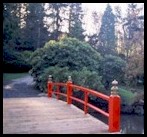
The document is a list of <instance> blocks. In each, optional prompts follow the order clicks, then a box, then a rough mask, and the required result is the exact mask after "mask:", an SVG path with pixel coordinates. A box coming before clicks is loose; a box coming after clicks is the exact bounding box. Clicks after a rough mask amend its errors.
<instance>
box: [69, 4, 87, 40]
mask: <svg viewBox="0 0 147 137" xmlns="http://www.w3.org/2000/svg"><path fill="white" fill-rule="evenodd" d="M69 7H70V13H69V36H70V37H74V38H77V39H79V40H81V41H82V40H84V38H85V36H84V34H83V33H84V29H83V27H82V19H83V11H82V7H81V3H70V5H69Z"/></svg>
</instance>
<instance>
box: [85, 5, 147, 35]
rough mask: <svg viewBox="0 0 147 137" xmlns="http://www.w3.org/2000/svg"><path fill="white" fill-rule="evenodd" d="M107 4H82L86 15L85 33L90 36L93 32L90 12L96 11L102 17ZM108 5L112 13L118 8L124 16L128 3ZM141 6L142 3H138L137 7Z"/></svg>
mask: <svg viewBox="0 0 147 137" xmlns="http://www.w3.org/2000/svg"><path fill="white" fill-rule="evenodd" d="M107 4H108V3H82V8H83V10H84V12H85V13H86V16H85V20H86V24H85V27H86V30H87V31H86V33H88V34H92V33H93V32H94V30H93V24H92V21H91V19H90V14H91V13H92V11H97V12H99V13H101V14H102V15H103V13H104V10H105V8H106V6H107ZM109 4H110V6H111V7H112V9H113V12H114V7H115V6H120V8H121V10H122V16H125V15H126V13H127V5H128V3H109ZM142 5H143V6H144V3H138V6H142Z"/></svg>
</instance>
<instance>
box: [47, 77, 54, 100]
mask: <svg viewBox="0 0 147 137" xmlns="http://www.w3.org/2000/svg"><path fill="white" fill-rule="evenodd" d="M47 90H48V91H47V93H48V97H52V92H53V91H52V90H53V82H52V75H49V78H48V82H47Z"/></svg>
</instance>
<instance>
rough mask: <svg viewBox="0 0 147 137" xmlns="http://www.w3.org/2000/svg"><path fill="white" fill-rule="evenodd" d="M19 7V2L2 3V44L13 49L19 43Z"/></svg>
mask: <svg viewBox="0 0 147 137" xmlns="http://www.w3.org/2000/svg"><path fill="white" fill-rule="evenodd" d="M19 7H20V3H3V45H4V46H8V47H9V48H13V49H16V48H17V47H18V46H19V45H20V44H21V30H20V14H19V12H20V8H19ZM18 34H19V35H18Z"/></svg>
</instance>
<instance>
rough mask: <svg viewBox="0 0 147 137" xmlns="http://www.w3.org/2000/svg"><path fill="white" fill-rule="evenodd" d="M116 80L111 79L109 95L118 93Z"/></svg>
mask: <svg viewBox="0 0 147 137" xmlns="http://www.w3.org/2000/svg"><path fill="white" fill-rule="evenodd" d="M117 85H118V81H116V80H113V81H112V87H111V95H117V94H118V86H117Z"/></svg>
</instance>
